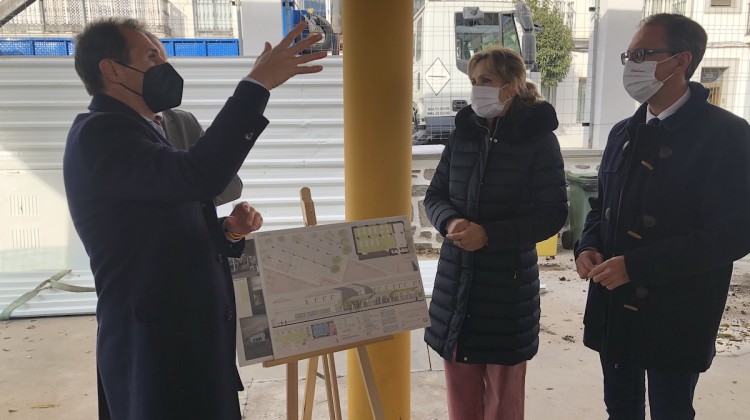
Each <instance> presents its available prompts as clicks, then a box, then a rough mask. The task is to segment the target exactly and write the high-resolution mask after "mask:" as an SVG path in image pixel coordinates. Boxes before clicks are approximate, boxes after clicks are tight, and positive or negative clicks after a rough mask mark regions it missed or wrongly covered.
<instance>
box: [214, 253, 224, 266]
mask: <svg viewBox="0 0 750 420" xmlns="http://www.w3.org/2000/svg"><path fill="white" fill-rule="evenodd" d="M216 262H217V263H219V264H221V263H223V262H224V254H219V255H217V256H216Z"/></svg>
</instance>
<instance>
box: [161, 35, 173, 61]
mask: <svg viewBox="0 0 750 420" xmlns="http://www.w3.org/2000/svg"><path fill="white" fill-rule="evenodd" d="M161 43H162V45H164V49H165V50H167V57H174V44H173V43H172V40H171V39H162V40H161Z"/></svg>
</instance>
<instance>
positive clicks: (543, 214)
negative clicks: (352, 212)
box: [424, 101, 567, 365]
mask: <svg viewBox="0 0 750 420" xmlns="http://www.w3.org/2000/svg"><path fill="white" fill-rule="evenodd" d="M514 102H515V103H514V105H513V107H512V108H511V109H510V110H509V111H508V114H507V115H506V116H505V117H503V118H500V119H499V120H497V121H496V123H495V126H494V127H493V129H492V130H490V129H488V128H487V121H486V120H485V119H483V118H479V117H477V115H476V114H475V113H474V111H473V110H472V109H471V107H465V108H463V109H462V110H461V111H459V112H458V114H457V115H456V128H455V130H454V132H453V133H452V135H451V138H450V140H449V143H448V145H447V146H446V147H445V149H444V150H443V154H442V157H441V159H440V163H439V164H438V166H437V169H436V171H435V175H434V177H433V178H432V181H431V183H430V186H429V188H428V189H427V193H426V196H425V200H424V205H425V210H426V212H427V215H428V217H429V218H430V221H431V222H432V224H433V226H435V228H436V229H437V230H438V231H439V232H440V233H441V234H442V235H445V234H446V233H447V232H446V226H447V223H448V221H449V220H450V219H452V218H454V217H463V218H466V219H468V220H469V221H472V222H474V223H478V224H480V225H482V227H484V229H485V231H486V233H487V237H488V239H489V242H488V244H487V246H486V247H484V248H482V249H480V250H477V251H474V252H469V251H466V250H463V249H461V248H458V247H457V246H455V245H454V243H453V242H452V241H451V240H448V239H446V240H445V242H443V245H442V247H441V250H440V260H439V262H438V268H437V276H436V278H435V286H434V289H433V294H432V300H431V302H430V309H429V313H430V323H431V325H430V327H428V328H427V329H426V331H425V341H426V342H427V343H428V344H429V345H430V347H432V348H433V349H435V351H436V352H438V353H439V354H440V355H441V356H442V357H443V358H445V359H450V358H451V355H452V354H453V351H454V350H455V351H456V360H457V361H459V362H463V363H491V364H501V365H514V364H517V363H520V362H523V361H525V360H529V359H531V358H532V357H533V356H534V355H535V354H536V352H537V349H538V347H539V317H540V306H539V270H538V268H537V254H536V243H537V242H540V241H542V240H545V239H547V238H549V237H551V236H553V235H556V234H557V232H558V231H559V230H560V228H561V227H562V226H563V224H564V223H565V218H566V216H567V196H566V192H565V175H564V172H563V159H562V155H561V153H560V145H559V144H558V141H557V138H556V137H555V135H554V134H553V133H552V131H553V130H554V129H556V128H557V116H556V114H555V110H554V108H553V107H552V106H551V105H550V104H548V103H547V102H542V103H540V104H538V105H534V106H527V105H524V104H523V103H521V102H520V101H514Z"/></svg>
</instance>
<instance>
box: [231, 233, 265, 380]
mask: <svg viewBox="0 0 750 420" xmlns="http://www.w3.org/2000/svg"><path fill="white" fill-rule="evenodd" d="M229 268H230V270H231V271H232V280H233V282H234V296H235V301H236V303H237V358H238V359H239V363H240V366H245V365H249V364H253V363H259V362H262V361H264V360H270V359H272V358H273V349H272V347H271V334H270V332H269V329H268V318H267V317H266V305H265V303H264V301H263V290H262V288H261V281H260V275H259V274H258V258H257V256H256V252H255V241H253V240H252V239H247V240H245V250H244V252H243V253H242V256H241V257H240V258H230V259H229Z"/></svg>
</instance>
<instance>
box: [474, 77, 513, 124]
mask: <svg viewBox="0 0 750 420" xmlns="http://www.w3.org/2000/svg"><path fill="white" fill-rule="evenodd" d="M505 86H508V84H506V85H505ZM505 86H502V87H499V88H496V87H492V86H472V87H471V109H473V110H474V112H475V113H476V114H477V115H478V116H480V117H482V118H495V117H497V116H499V115H500V114H502V113H503V109H504V108H505V103H504V102H502V101H501V100H500V90H501V89H503V88H504V87H505Z"/></svg>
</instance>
